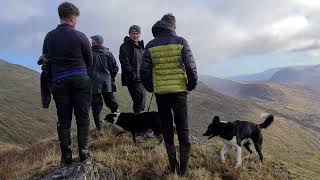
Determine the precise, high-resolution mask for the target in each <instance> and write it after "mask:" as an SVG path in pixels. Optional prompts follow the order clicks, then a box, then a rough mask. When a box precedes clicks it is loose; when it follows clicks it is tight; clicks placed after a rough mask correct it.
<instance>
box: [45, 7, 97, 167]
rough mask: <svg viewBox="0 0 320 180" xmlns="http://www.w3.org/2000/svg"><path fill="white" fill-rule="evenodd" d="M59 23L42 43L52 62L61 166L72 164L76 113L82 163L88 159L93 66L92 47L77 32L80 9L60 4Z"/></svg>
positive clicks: (51, 70) (51, 69)
mask: <svg viewBox="0 0 320 180" xmlns="http://www.w3.org/2000/svg"><path fill="white" fill-rule="evenodd" d="M58 13H59V17H60V24H59V25H58V27H57V28H55V29H54V30H52V31H50V32H49V33H48V34H47V35H46V37H45V39H44V43H43V50H42V54H46V55H47V56H48V59H49V61H50V72H51V74H50V76H51V80H52V81H53V83H52V94H53V99H54V101H55V104H56V108H57V115H58V123H57V130H58V136H59V141H60V148H61V163H62V164H70V163H72V151H71V149H70V145H71V137H70V127H71V120H72V113H73V112H74V114H75V117H76V124H77V138H78V148H79V158H80V161H85V160H87V159H88V157H89V150H88V136H89V126H90V120H89V111H90V104H91V82H90V78H89V76H88V75H87V68H88V67H90V66H91V64H92V51H91V44H90V41H89V39H88V38H87V37H86V35H85V34H84V33H82V32H80V31H77V30H75V26H76V24H77V18H78V16H79V14H80V13H79V9H78V8H77V7H76V6H75V5H73V4H71V3H69V2H64V3H62V4H60V5H59V7H58Z"/></svg>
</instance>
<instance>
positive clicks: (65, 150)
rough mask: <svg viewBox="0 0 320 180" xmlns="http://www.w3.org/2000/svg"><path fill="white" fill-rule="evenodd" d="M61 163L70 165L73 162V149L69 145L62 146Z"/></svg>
mask: <svg viewBox="0 0 320 180" xmlns="http://www.w3.org/2000/svg"><path fill="white" fill-rule="evenodd" d="M60 149H61V165H69V164H71V163H72V151H71V149H70V148H69V147H65V146H61V145H60Z"/></svg>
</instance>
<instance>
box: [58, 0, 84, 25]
mask: <svg viewBox="0 0 320 180" xmlns="http://www.w3.org/2000/svg"><path fill="white" fill-rule="evenodd" d="M58 13H59V17H60V22H61V23H67V24H70V25H71V26H73V27H75V26H76V24H77V18H78V17H79V15H80V11H79V9H78V8H77V7H76V6H75V5H73V4H72V3H69V2H64V3H62V4H60V5H59V7H58Z"/></svg>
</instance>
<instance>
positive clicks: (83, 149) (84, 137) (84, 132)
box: [77, 126, 90, 162]
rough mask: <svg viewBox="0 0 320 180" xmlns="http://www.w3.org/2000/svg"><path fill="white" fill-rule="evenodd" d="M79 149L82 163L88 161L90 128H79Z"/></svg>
mask: <svg viewBox="0 0 320 180" xmlns="http://www.w3.org/2000/svg"><path fill="white" fill-rule="evenodd" d="M77 131H78V132H77V136H78V148H79V159H80V161H81V162H83V161H86V160H87V159H88V158H89V157H90V154H89V149H88V141H89V126H78V127H77Z"/></svg>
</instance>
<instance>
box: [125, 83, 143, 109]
mask: <svg viewBox="0 0 320 180" xmlns="http://www.w3.org/2000/svg"><path fill="white" fill-rule="evenodd" d="M127 87H128V90H129V93H130V96H131V98H132V101H133V112H135V113H140V112H141V111H144V108H145V104H146V90H145V88H144V86H143V84H142V83H141V82H138V83H133V84H130V85H128V86H127Z"/></svg>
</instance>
